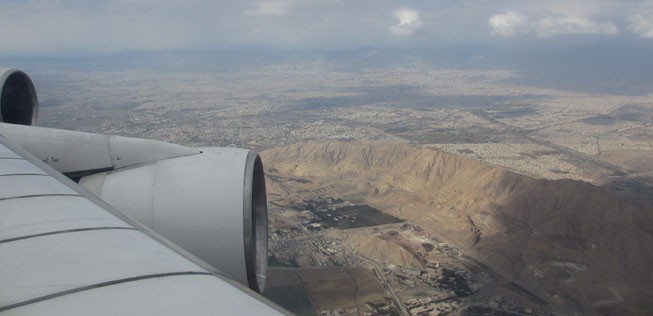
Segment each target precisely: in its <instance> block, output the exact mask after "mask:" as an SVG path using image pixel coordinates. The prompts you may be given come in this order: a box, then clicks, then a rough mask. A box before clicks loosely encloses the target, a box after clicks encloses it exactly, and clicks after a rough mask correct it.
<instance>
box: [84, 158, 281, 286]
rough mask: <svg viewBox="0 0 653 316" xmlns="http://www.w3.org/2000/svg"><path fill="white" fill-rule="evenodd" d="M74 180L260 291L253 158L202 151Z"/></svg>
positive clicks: (262, 258) (260, 185)
mask: <svg viewBox="0 0 653 316" xmlns="http://www.w3.org/2000/svg"><path fill="white" fill-rule="evenodd" d="M79 183H80V184H81V185H82V186H84V187H86V188H87V189H88V190H90V191H91V192H93V193H94V194H95V195H97V196H99V197H100V198H101V199H103V200H104V201H106V202H108V203H109V204H111V205H113V206H114V207H115V208H117V209H119V210H121V211H122V212H124V213H125V214H127V215H129V216H131V217H132V218H134V219H135V220H137V221H139V222H140V223H142V224H144V225H145V226H147V227H150V228H151V229H152V230H154V231H156V232H157V233H159V234H161V235H162V236H164V237H166V238H168V239H169V240H171V241H173V242H174V243H176V244H177V245H179V246H180V247H182V248H184V249H185V250H186V251H188V252H190V253H192V254H194V255H196V256H197V257H199V258H201V259H202V260H204V261H206V262H208V263H209V264H212V265H213V266H215V267H216V268H218V269H219V270H220V271H222V272H223V273H225V274H226V275H227V276H229V277H230V278H231V279H233V280H235V281H238V282H240V283H242V284H245V285H248V286H249V287H250V288H251V289H253V290H255V291H259V292H261V291H262V290H263V286H264V283H265V269H266V266H267V236H268V231H267V229H268V222H267V202H266V194H265V179H264V176H263V164H262V163H261V159H260V158H259V156H258V155H257V154H256V153H254V152H252V151H249V150H245V149H235V148H211V149H205V150H203V152H202V153H200V154H195V155H190V156H183V157H178V158H171V159H163V160H158V161H155V162H152V163H148V164H145V165H137V166H133V167H128V168H123V169H117V170H114V171H109V172H101V173H97V174H93V175H90V176H86V177H83V178H81V180H80V182H79ZM243 268H244V269H243Z"/></svg>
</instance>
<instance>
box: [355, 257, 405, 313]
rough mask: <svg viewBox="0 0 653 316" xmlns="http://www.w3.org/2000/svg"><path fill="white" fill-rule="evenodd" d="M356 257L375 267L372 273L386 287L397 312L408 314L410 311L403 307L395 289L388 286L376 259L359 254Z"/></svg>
mask: <svg viewBox="0 0 653 316" xmlns="http://www.w3.org/2000/svg"><path fill="white" fill-rule="evenodd" d="M358 258H360V259H361V260H363V261H364V262H366V263H368V264H369V265H371V266H372V267H374V269H375V273H374V274H375V275H376V276H377V277H378V278H379V281H381V283H382V284H381V285H383V288H384V289H386V291H387V292H388V294H390V298H391V299H392V301H393V302H394V304H395V307H396V308H397V310H398V311H399V313H400V314H402V315H404V316H410V313H409V312H408V310H407V309H406V307H404V304H403V303H402V302H401V299H400V298H399V296H398V295H397V293H395V290H394V289H393V288H392V286H390V283H388V281H387V280H386V279H385V276H384V275H383V270H382V269H381V267H380V266H379V264H378V263H377V262H376V261H374V260H372V259H370V258H366V257H363V256H361V255H358Z"/></svg>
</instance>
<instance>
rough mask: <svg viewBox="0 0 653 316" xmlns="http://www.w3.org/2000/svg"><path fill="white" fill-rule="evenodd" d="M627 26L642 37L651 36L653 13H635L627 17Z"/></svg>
mask: <svg viewBox="0 0 653 316" xmlns="http://www.w3.org/2000/svg"><path fill="white" fill-rule="evenodd" d="M627 21H628V27H629V28H630V30H631V31H633V33H635V34H637V35H639V36H640V37H644V38H653V14H646V15H642V14H639V13H635V14H633V15H631V16H629V17H628V19H627Z"/></svg>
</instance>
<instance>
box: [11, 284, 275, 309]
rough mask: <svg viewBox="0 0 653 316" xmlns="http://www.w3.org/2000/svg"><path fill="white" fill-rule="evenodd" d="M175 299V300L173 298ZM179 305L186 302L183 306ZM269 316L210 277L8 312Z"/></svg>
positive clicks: (85, 294)
mask: <svg viewBox="0 0 653 316" xmlns="http://www.w3.org/2000/svg"><path fill="white" fill-rule="evenodd" d="M170 298H174V299H170ZM179 302H184V304H180V303H179ZM52 311H57V312H56V314H57V315H97V316H101V315H107V316H114V315H156V316H159V315H269V314H270V307H269V306H267V305H266V304H265V303H263V302H259V301H255V300H252V299H251V298H249V297H246V296H245V297H243V296H242V295H239V290H238V289H236V288H234V287H232V286H230V285H228V284H226V283H223V284H220V283H217V282H215V277H213V276H207V275H175V276H168V277H163V278H156V277H153V278H148V279H143V280H139V281H138V282H123V283H120V284H114V285H110V286H100V287H97V288H94V289H91V290H87V291H81V292H76V293H71V294H69V295H64V296H60V297H55V298H51V299H48V300H44V301H39V302H34V303H32V304H29V305H25V306H22V307H19V308H15V309H12V310H9V311H7V314H6V315H21V316H23V315H53V314H55V313H53V312H52Z"/></svg>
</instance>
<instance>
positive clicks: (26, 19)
mask: <svg viewBox="0 0 653 316" xmlns="http://www.w3.org/2000/svg"><path fill="white" fill-rule="evenodd" d="M584 37H588V38H589V37H591V38H592V39H593V40H595V41H601V40H604V39H605V40H607V41H609V40H615V39H618V40H629V41H653V0H647V1H642V0H575V1H574V0H551V1H516V0H470V1H464V0H446V1H445V0H442V1H437V0H420V1H390V0H356V1H352V0H244V1H236V0H234V1H223V0H185V1H181V0H178V1H176V0H106V1H91V0H31V1H30V0H0V56H15V55H41V56H57V55H77V54H113V53H121V52H133V51H149V50H186V49H189V50H203V49H225V48H227V49H228V48H234V47H242V46H247V45H250V46H251V45H266V46H270V47H275V48H283V49H293V48H302V49H307V48H308V49H311V48H317V49H352V48H357V47H364V46H379V47H407V48H409V47H414V46H416V45H430V44H434V43H474V42H493V41H495V42H503V43H506V42H507V43H517V42H520V41H528V42H542V43H547V41H548V42H550V43H554V42H555V41H556V40H560V39H567V40H568V39H569V38H584Z"/></svg>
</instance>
